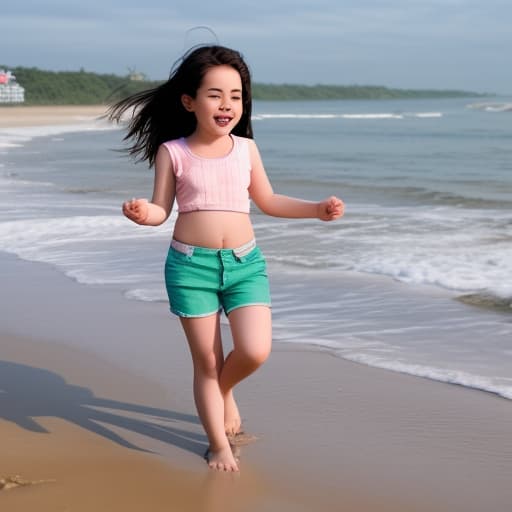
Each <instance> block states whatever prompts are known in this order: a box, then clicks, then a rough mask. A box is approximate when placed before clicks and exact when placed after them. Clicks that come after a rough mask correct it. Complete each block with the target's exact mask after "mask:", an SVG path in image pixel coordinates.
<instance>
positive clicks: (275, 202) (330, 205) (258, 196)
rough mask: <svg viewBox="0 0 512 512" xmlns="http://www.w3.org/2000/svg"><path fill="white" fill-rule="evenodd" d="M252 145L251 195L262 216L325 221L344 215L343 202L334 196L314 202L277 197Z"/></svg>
mask: <svg viewBox="0 0 512 512" xmlns="http://www.w3.org/2000/svg"><path fill="white" fill-rule="evenodd" d="M249 144H250V145H249V148H250V155H251V167H252V170H251V185H250V187H249V194H250V196H251V199H252V200H253V201H254V202H255V203H256V206H258V208H259V209H260V210H261V211H262V212H264V213H266V214H267V215H272V216H273V217H286V218H296V219H304V218H317V219H321V220H325V221H329V220H335V219H338V218H339V217H341V216H342V215H343V213H344V204H343V201H341V199H338V198H337V197H335V196H331V197H328V198H327V199H324V200H323V201H320V202H315V201H306V200H304V199H297V198H295V197H289V196H284V195H282V194H276V193H274V190H273V189H272V185H271V184H270V181H269V179H268V176H267V173H266V172H265V168H264V167H263V162H262V161H261V157H260V154H259V151H258V148H257V146H256V144H255V143H254V141H252V140H251V141H249Z"/></svg>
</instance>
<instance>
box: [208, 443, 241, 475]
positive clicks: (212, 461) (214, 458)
mask: <svg viewBox="0 0 512 512" xmlns="http://www.w3.org/2000/svg"><path fill="white" fill-rule="evenodd" d="M204 458H205V459H206V462H207V463H208V466H209V467H210V468H212V469H216V470H218V471H240V469H239V468H238V464H237V462H236V460H235V456H234V455H233V452H232V451H231V447H230V446H229V445H228V446H227V447H226V448H221V449H220V450H218V451H213V450H211V449H208V450H207V451H206V453H205V455H204Z"/></svg>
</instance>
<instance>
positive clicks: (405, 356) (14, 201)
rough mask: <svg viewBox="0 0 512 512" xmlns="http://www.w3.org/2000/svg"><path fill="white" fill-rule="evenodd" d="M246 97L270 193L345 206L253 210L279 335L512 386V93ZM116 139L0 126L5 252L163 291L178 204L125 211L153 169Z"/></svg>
mask: <svg viewBox="0 0 512 512" xmlns="http://www.w3.org/2000/svg"><path fill="white" fill-rule="evenodd" d="M253 110H254V119H253V128H254V132H255V138H256V141H257V143H258V146H259V148H260V152H261V154H262V157H263V160H264V163H265V167H266V169H267V173H268V174H269V176H270V179H271V181H272V184H273V186H274V189H275V191H276V192H279V193H284V194H290V195H294V196H297V197H302V198H306V199H313V200H316V199H321V198H324V197H326V196H328V195H331V194H335V195H338V196H339V197H341V198H342V199H343V200H344V201H345V203H346V214H345V216H344V218H343V219H341V220H340V221H337V222H331V223H322V222H320V221H317V220H313V219H306V220H297V219H293V220H292V219H275V218H270V217H267V216H265V215H262V214H261V213H260V212H258V211H257V208H256V207H255V206H253V207H252V219H253V223H254V226H255V231H256V237H257V241H258V244H259V245H260V246H261V247H262V249H263V251H264V254H265V256H266V258H267V263H268V268H269V274H270V278H271V288H272V296H273V317H274V339H275V340H276V341H280V342H283V343H293V344H314V345H316V346H318V347H320V348H321V349H323V350H326V351H329V352H331V353H332V354H333V355H336V356H339V357H342V358H345V359H349V360H351V361H356V362H358V363H362V364H367V365H371V366H377V367H381V368H386V369H389V370H393V371H399V372H405V373H410V374H413V375H417V376H421V377H426V378H430V379H435V380H440V381H443V382H450V383H454V384H459V385H462V386H468V387H471V388H476V389H480V390H483V391H488V392H491V393H496V394H498V395H500V396H502V397H504V398H507V399H512V144H511V142H512V111H511V110H512V99H510V98H492V99H491V100H490V101H482V99H481V98H478V99H471V98H463V99H461V98H458V99H428V100H427V99H425V100H386V101H384V100H373V101H364V100H359V101H315V102H256V103H255V105H254V109H253ZM122 137H123V132H122V129H121V128H119V127H115V126H111V125H109V124H107V123H106V122H100V121H96V122H92V121H91V123H89V124H87V125H83V124H82V125H80V126H77V125H75V126H73V125H69V126H56V127H37V128H16V129H2V130H0V251H5V252H8V253H12V254H15V255H17V256H18V257H20V258H23V259H26V260H30V261H37V262H44V263H48V264H51V265H53V266H54V267H55V268H56V269H58V270H59V271H60V272H62V273H64V274H66V275H67V276H68V277H70V278H72V279H74V280H76V281H78V282H79V283H82V284H83V285H84V286H98V287H109V288H110V289H112V288H113V289H116V290H119V292H120V293H122V294H123V295H124V297H126V300H134V301H144V302H162V301H166V300H167V298H166V293H165V288H164V284H163V263H164V259H165V256H166V253H167V249H168V244H169V240H170V237H171V233H172V226H173V223H174V221H175V218H176V213H175V212H173V214H172V215H171V217H170V219H169V220H168V221H167V222H166V223H165V224H164V225H163V226H159V227H157V228H149V227H141V226H136V225H135V224H133V223H131V222H130V221H128V220H127V219H125V218H124V217H123V216H122V214H121V209H120V207H121V203H122V202H123V201H124V200H126V199H129V198H132V197H150V196H151V191H152V177H153V173H152V170H148V168H147V166H146V165H145V164H141V163H139V164H135V163H134V162H133V161H132V160H130V159H129V158H128V157H127V156H126V155H125V154H124V153H121V152H119V151H118V150H119V149H120V148H121V147H123V143H122ZM224 321H225V320H224Z"/></svg>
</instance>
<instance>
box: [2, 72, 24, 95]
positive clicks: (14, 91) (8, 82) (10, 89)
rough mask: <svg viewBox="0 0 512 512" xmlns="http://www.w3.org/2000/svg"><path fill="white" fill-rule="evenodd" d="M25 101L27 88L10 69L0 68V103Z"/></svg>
mask: <svg viewBox="0 0 512 512" xmlns="http://www.w3.org/2000/svg"><path fill="white" fill-rule="evenodd" d="M24 101H25V89H24V88H23V87H22V86H21V85H20V84H19V83H18V82H17V81H16V77H15V76H14V75H13V74H12V73H11V72H10V71H6V70H5V69H0V103H23V102H24Z"/></svg>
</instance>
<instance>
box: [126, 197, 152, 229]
mask: <svg viewBox="0 0 512 512" xmlns="http://www.w3.org/2000/svg"><path fill="white" fill-rule="evenodd" d="M148 213H149V208H148V200H147V199H132V200H131V201H126V202H125V203H123V214H124V215H125V216H126V217H128V218H129V219H130V220H132V221H133V222H135V223H137V224H144V222H145V221H146V219H147V218H148Z"/></svg>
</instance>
